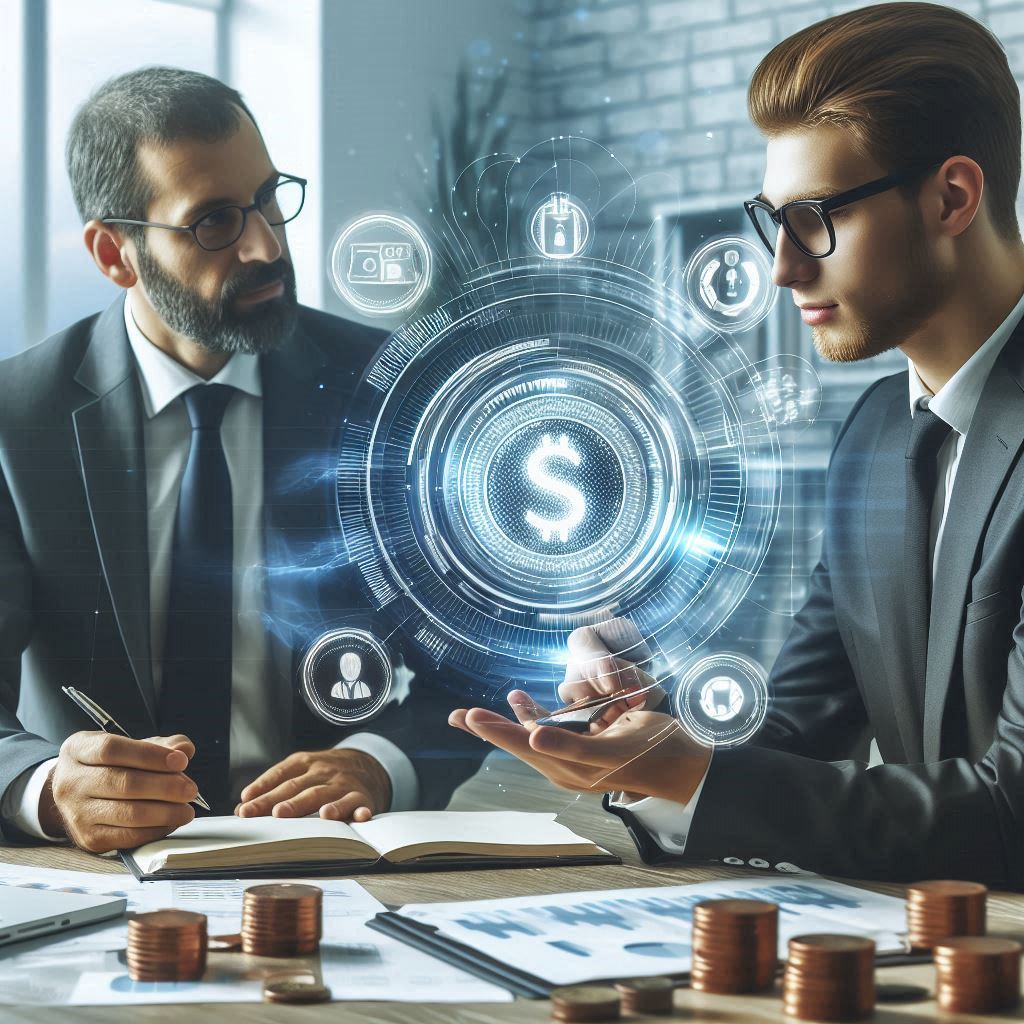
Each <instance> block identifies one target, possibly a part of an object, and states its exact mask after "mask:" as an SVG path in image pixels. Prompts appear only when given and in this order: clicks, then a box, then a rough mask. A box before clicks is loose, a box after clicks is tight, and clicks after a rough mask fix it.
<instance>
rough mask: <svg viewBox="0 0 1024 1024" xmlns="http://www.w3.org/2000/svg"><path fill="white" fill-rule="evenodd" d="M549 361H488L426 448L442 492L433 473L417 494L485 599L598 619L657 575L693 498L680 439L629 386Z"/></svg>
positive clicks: (538, 350) (513, 357) (451, 556)
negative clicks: (585, 612)
mask: <svg viewBox="0 0 1024 1024" xmlns="http://www.w3.org/2000/svg"><path fill="white" fill-rule="evenodd" d="M545 351H546V352H547V353H548V354H549V355H550V354H551V352H552V349H551V348H550V347H546V348H545V347H535V348H534V349H533V350H532V356H531V355H530V354H528V353H524V351H523V350H522V348H521V346H519V345H511V346H507V347H506V348H505V350H504V351H502V350H499V351H498V352H497V353H493V354H492V356H491V357H490V358H489V360H488V362H489V369H490V371H492V373H491V374H489V375H488V376H487V379H486V381H482V382H481V384H482V386H481V387H480V388H479V389H478V392H477V395H476V397H475V399H473V400H471V401H470V403H469V405H468V408H466V410H465V412H464V413H463V414H462V415H461V416H460V417H458V418H457V420H456V421H455V422H454V424H453V425H451V427H450V428H449V425H448V423H447V422H446V421H443V420H439V421H438V422H437V423H436V426H435V429H434V431H433V432H432V436H431V437H430V438H429V439H428V440H427V441H426V446H427V447H429V448H437V449H438V450H439V451H442V452H443V457H442V459H441V460H440V464H441V466H442V467H443V468H442V469H441V471H440V473H439V479H438V483H437V484H436V485H435V482H434V478H433V476H432V475H430V474H428V475H427V477H425V478H424V481H423V485H422V487H414V488H413V494H414V496H415V495H418V496H419V497H420V499H421V500H420V506H421V508H422V509H423V516H424V519H425V521H427V522H428V523H429V530H430V533H431V534H432V535H434V536H437V537H438V538H439V540H438V544H439V546H440V547H442V548H443V549H444V557H445V559H446V561H447V562H448V563H449V564H451V565H453V566H455V567H457V569H458V571H459V573H460V576H461V578H462V579H463V580H464V581H466V582H467V583H468V584H469V585H470V586H472V588H473V589H474V590H476V591H477V592H478V593H480V594H481V595H488V596H487V598H486V599H487V600H496V601H500V602H501V603H502V604H503V605H506V606H517V607H519V608H524V609H525V608H529V609H534V608H538V607H545V608H557V609H559V610H562V611H565V610H569V609H573V608H584V607H590V608H594V607H600V606H601V605H603V604H605V603H607V602H608V601H609V600H612V599H613V598H614V596H615V594H616V592H617V589H616V588H621V587H622V586H623V585H624V580H625V579H626V578H628V577H629V575H630V573H631V572H633V571H636V572H641V573H642V572H646V571H647V569H646V568H645V565H646V564H648V563H649V561H650V559H651V556H652V554H654V555H655V558H654V561H655V562H657V554H658V553H660V552H662V551H663V550H664V536H663V535H664V533H665V531H666V530H671V528H672V524H673V523H674V522H675V512H676V498H677V496H678V494H679V492H680V491H682V492H683V493H685V494H688V493H690V491H691V489H692V487H691V485H690V484H688V483H680V482H679V481H678V476H679V472H680V464H681V463H683V462H685V463H686V465H687V466H689V465H690V463H691V461H692V460H691V459H690V458H689V448H688V447H687V441H686V438H685V437H684V436H683V435H684V431H683V430H682V429H677V430H671V431H666V429H665V424H666V421H667V419H668V417H666V416H665V415H664V414H663V415H661V416H660V417H659V415H658V410H655V409H653V408H648V407H647V405H648V404H649V403H648V401H647V399H646V398H645V397H644V396H643V395H642V394H640V391H641V389H640V388H638V387H636V385H635V382H633V383H631V382H630V381H629V380H627V379H626V375H625V373H622V374H620V373H617V372H611V371H608V370H606V371H605V372H603V373H597V372H595V370H594V367H593V366H592V365H590V364H588V363H586V362H583V361H579V360H577V359H574V358H571V357H568V356H566V355H564V354H561V355H559V356H558V357H557V358H556V359H550V358H547V357H545V356H544V353H545ZM538 356H540V357H542V358H539V360H538V363H537V365H536V367H533V365H532V360H533V358H534V357H538ZM506 362H507V364H508V370H507V372H505V371H504V370H503V369H502V364H503V363H506ZM495 370H497V372H493V371H495ZM471 373H472V369H471V368H470V367H467V369H466V374H465V377H464V379H468V378H469V376H470V375H471ZM446 404H447V405H448V406H449V407H450V408H455V409H461V408H463V407H464V403H462V402H459V401H455V400H451V401H449V402H448V403H446ZM676 426H677V427H682V426H683V424H682V422H681V421H680V423H677V424H676ZM435 438H436V443H435ZM680 448H682V449H683V450H684V451H685V452H686V453H687V455H685V456H680V454H679V449H680ZM438 493H440V494H441V495H443V500H442V502H440V503H439V504H435V503H434V502H433V498H434V496H435V495H436V494H438ZM655 541H658V543H655ZM618 592H621V590H619V591H618Z"/></svg>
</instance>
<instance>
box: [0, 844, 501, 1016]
mask: <svg viewBox="0 0 1024 1024" xmlns="http://www.w3.org/2000/svg"><path fill="white" fill-rule="evenodd" d="M268 881H272V880H270V879H268ZM278 881H284V879H278ZM252 884H255V883H253V882H250V881H244V882H243V881H191V882H190V881H183V882H145V883H141V882H137V881H136V880H135V879H134V878H132V877H131V876H130V875H123V874H117V875H115V874H92V873H90V872H82V871H55V870H51V869H47V868H28V867H20V866H16V865H10V864H0V898H2V891H3V890H2V887H3V886H6V885H31V886H34V887H36V888H52V889H70V890H71V891H74V892H87V893H91V894H109V895H118V896H123V897H125V898H126V899H127V900H128V910H129V912H136V913H140V912H145V911H148V910H156V909H159V908H161V907H178V908H180V909H182V910H195V911H198V912H200V913H203V914H206V915H207V918H208V928H209V933H210V934H211V935H218V934H230V933H234V932H237V931H238V930H239V927H240V924H241V907H242V891H243V890H244V889H245V888H247V887H248V886H249V885H252ZM315 884H317V885H319V886H320V887H321V888H322V889H323V890H324V902H323V913H324V916H323V925H324V928H323V931H324V933H323V939H322V941H321V946H320V969H321V975H322V978H323V982H324V984H325V985H327V986H328V987H329V988H330V989H331V991H332V994H333V997H334V999H335V1000H353V1001H354V1000H391V1001H396V1002H415V1003H462V1002H466V1003H468V1002H473V1003H477V1002H479V1003H498V1002H508V1001H509V1000H510V999H511V996H510V995H509V993H508V992H507V991H506V990H505V989H503V988H499V987H497V986H495V985H492V984H489V983H488V982H485V981H480V980H478V979H477V978H474V977H473V976H472V975H470V974H467V973H465V972H463V971H460V970H458V969H456V968H454V967H449V966H448V965H447V964H439V963H438V962H437V961H436V960H434V959H433V958H431V957H429V956H427V955H426V954H424V953H420V952H419V951H417V950H415V949H410V948H409V947H408V946H405V945H403V944H402V943H400V942H396V941H395V940H393V939H390V938H387V937H386V936H383V935H380V934H378V933H376V932H373V931H371V930H370V929H369V928H367V927H366V921H367V920H369V919H370V918H372V917H373V916H374V915H375V914H377V913H378V912H380V911H382V910H383V909H384V906H383V904H381V903H380V902H379V901H378V900H376V899H375V898H374V897H373V896H372V895H371V894H370V893H369V892H367V891H366V889H364V888H363V887H362V886H361V885H359V884H358V883H357V882H354V881H352V880H350V879H343V880H334V879H318V880H317V881H316V883H315ZM127 934H128V926H127V923H126V921H125V920H124V919H123V918H122V919H121V920H120V921H119V922H116V923H113V924H101V925H96V926H93V927H89V928H82V929H79V930H78V931H76V932H74V933H69V934H67V935H65V936H60V937H58V938H55V939H51V940H48V939H46V938H43V939H35V940H32V941H31V942H24V943H18V944H17V945H14V946H9V947H5V951H4V952H2V953H0V1003H7V1004H14V1003H18V1004H26V1005H60V1006H90V1005H112V1006H114V1005H131V1004H144V1003H215V1002H219V1003H226V1002H230V1003H245V1002H260V1001H261V999H262V976H263V973H264V969H263V968H262V967H261V966H260V965H259V961H257V960H255V959H254V958H250V957H246V956H244V955H243V954H221V955H217V956H212V957H211V960H210V966H209V967H208V969H207V972H206V975H205V977H204V978H203V980H202V981H200V982H166V983H139V982H133V981H132V980H131V979H130V978H129V977H128V971H127V969H126V967H125V958H124V950H125V945H126V943H127ZM297 963H298V962H297ZM254 965H255V966H254Z"/></svg>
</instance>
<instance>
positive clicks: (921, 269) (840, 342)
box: [811, 210, 952, 363]
mask: <svg viewBox="0 0 1024 1024" xmlns="http://www.w3.org/2000/svg"><path fill="white" fill-rule="evenodd" d="M915 214H916V216H914V217H913V218H912V219H911V221H910V223H909V224H908V228H907V232H906V243H905V246H904V251H903V255H902V258H901V259H899V260H894V261H893V263H894V265H897V266H900V265H901V266H903V267H904V268H905V269H904V271H903V273H902V274H901V275H900V278H899V280H898V281H896V282H895V283H894V284H893V285H890V287H889V288H888V289H885V288H883V289H880V290H879V291H878V292H877V293H876V301H875V304H874V306H873V307H872V308H871V310H869V311H866V312H863V313H856V312H854V313H852V314H849V315H850V317H851V321H850V322H849V323H846V324H842V326H838V325H837V326H834V327H830V326H828V325H827V324H825V325H823V326H821V327H812V328H811V336H812V338H813V339H814V347H815V348H816V349H817V350H818V353H819V355H821V356H822V357H823V358H825V359H828V360H829V361H831V362H834V363H853V362H858V361H860V360H862V359H870V358H871V357H872V356H878V355H881V354H882V353H883V352H889V351H891V350H892V349H894V348H898V347H899V346H900V345H902V344H903V343H904V342H905V341H906V340H907V339H908V338H910V337H911V335H913V334H914V333H915V332H916V331H917V330H918V329H919V328H920V327H921V326H922V325H923V324H924V323H926V322H927V321H928V320H929V319H931V317H932V316H934V315H935V313H936V311H937V310H938V309H939V308H940V307H941V306H942V303H943V302H944V301H945V299H946V297H947V296H948V295H949V293H950V282H951V279H952V274H951V273H949V272H943V270H942V268H941V267H940V265H939V263H938V261H937V260H936V259H935V258H934V257H933V256H932V254H931V252H930V250H929V248H928V244H927V239H926V237H925V230H924V221H923V219H922V217H921V214H920V211H918V210H915ZM844 312H845V311H844Z"/></svg>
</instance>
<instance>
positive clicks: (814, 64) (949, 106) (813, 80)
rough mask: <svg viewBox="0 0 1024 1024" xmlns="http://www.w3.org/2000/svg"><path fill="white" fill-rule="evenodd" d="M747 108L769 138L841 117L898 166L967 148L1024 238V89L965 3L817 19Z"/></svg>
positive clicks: (758, 82)
mask: <svg viewBox="0 0 1024 1024" xmlns="http://www.w3.org/2000/svg"><path fill="white" fill-rule="evenodd" d="M748 106H749V109H750V116H751V120H753V122H754V124H755V125H756V126H757V127H758V128H760V129H761V131H762V132H763V133H764V134H766V135H767V136H769V137H771V136H772V135H776V134H778V133H780V132H784V131H787V130H788V129H790V128H813V127H814V126H816V125H819V124H832V125H838V126H839V127H841V128H844V129H845V130H846V131H847V132H849V135H850V138H851V139H852V140H853V141H854V143H855V144H856V145H857V147H858V148H859V149H860V150H861V152H863V153H864V154H865V155H867V156H872V157H874V158H876V159H877V160H878V161H879V162H880V163H881V164H882V165H883V166H884V167H886V169H887V170H888V171H889V172H890V173H895V172H899V171H904V170H907V169H908V168H909V167H910V166H912V165H914V164H917V165H920V166H925V165H927V164H929V163H932V162H934V163H939V162H941V161H944V160H946V159H947V158H948V157H951V156H969V157H971V159H972V160H976V161H977V163H978V165H979V166H980V167H981V169H982V171H984V173H985V200H986V202H987V204H988V209H989V213H990V214H991V217H992V223H993V225H994V226H995V228H996V230H997V231H998V232H999V234H1000V235H1001V236H1002V237H1003V238H1004V239H1006V240H1008V241H1016V240H1017V239H1018V238H1019V237H1020V234H1019V231H1018V227H1017V212H1016V208H1015V206H1014V203H1015V200H1016V197H1017V185H1018V183H1019V181H1020V171H1021V150H1020V145H1021V121H1020V92H1019V90H1018V88H1017V83H1016V81H1014V78H1013V72H1011V70H1010V67H1009V63H1008V62H1007V59H1006V52H1005V51H1004V49H1003V47H1002V46H1001V44H1000V43H999V40H998V39H996V37H995V36H994V35H993V34H992V33H991V32H990V31H989V30H988V29H987V28H985V26H984V25H982V24H981V23H980V22H978V21H975V20H974V18H971V17H970V16H969V15H967V14H964V13H963V12H962V11H957V10H954V9H952V8H950V7H944V6H940V5H938V4H931V3H887V4H879V5H876V6H871V7H862V8H859V9H857V10H854V11H848V12H846V13H844V14H837V15H835V16H834V17H831V18H826V19H825V20H824V21H819V22H817V23H816V24H814V25H810V26H808V27H807V28H805V29H802V30H801V31H799V32H797V33H796V34H795V35H792V36H790V37H789V38H788V39H784V40H783V41H782V42H781V43H779V44H778V46H776V47H775V48H774V49H773V50H772V51H771V52H770V53H769V54H768V55H767V56H766V57H765V58H764V60H762V61H761V63H760V64H759V65H758V66H757V69H756V70H755V71H754V74H753V77H752V78H751V80H750V89H749V93H748Z"/></svg>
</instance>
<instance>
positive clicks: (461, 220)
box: [430, 61, 513, 271]
mask: <svg viewBox="0 0 1024 1024" xmlns="http://www.w3.org/2000/svg"><path fill="white" fill-rule="evenodd" d="M477 85H479V86H482V88H476V87H475V86H477ZM507 88H508V76H507V74H506V72H505V71H504V69H499V70H498V71H497V72H496V73H495V74H494V75H493V77H491V78H490V79H489V80H488V79H482V78H481V77H480V76H479V75H473V74H472V72H471V70H470V68H469V66H468V65H467V63H466V62H465V61H463V63H462V64H461V65H460V66H459V68H458V70H457V71H456V74H455V103H454V106H453V109H452V118H451V123H450V124H448V125H446V124H445V119H444V117H443V116H442V114H441V111H440V109H439V108H438V106H437V104H436V103H434V104H433V107H432V113H431V125H432V129H433V135H434V155H435V157H436V167H437V174H436V177H435V181H434V198H433V199H432V201H431V203H430V205H431V206H435V207H436V209H438V210H439V211H440V213H441V215H442V216H443V217H444V218H445V220H446V221H447V222H448V225H449V228H448V230H445V232H444V237H443V240H442V242H443V246H444V249H445V256H446V257H447V259H448V260H449V261H450V262H451V264H452V267H453V269H456V270H459V271H463V270H465V269H466V260H467V255H468V254H467V253H466V252H465V250H464V244H465V243H464V242H463V244H462V245H460V244H459V242H457V241H456V237H455V236H456V234H457V232H456V230H455V224H456V222H457V224H458V230H461V232H462V233H463V234H464V235H465V236H466V237H467V238H468V239H469V242H470V244H471V245H472V247H473V250H474V251H475V252H476V253H477V254H478V256H483V257H485V258H486V259H487V260H488V261H489V260H492V259H496V258H497V257H498V254H497V253H495V252H494V247H493V245H492V243H491V238H490V235H489V234H488V231H487V228H486V226H485V225H484V224H483V223H481V221H480V218H479V216H478V215H477V209H478V208H479V209H481V210H488V211H493V210H496V209H497V206H496V204H497V203H499V202H500V203H502V204H503V203H504V197H503V196H501V195H500V194H499V193H500V191H501V190H500V183H501V181H502V179H503V176H502V175H490V176H488V177H487V179H486V180H485V181H484V182H483V183H481V180H480V179H481V175H482V174H483V172H484V170H485V169H486V167H487V166H488V161H487V160H486V159H481V158H486V157H489V156H490V155H491V154H493V153H504V152H505V148H506V146H507V144H508V139H509V136H510V135H511V132H512V127H513V119H512V118H511V117H510V116H508V115H506V114H501V113H499V110H500V107H501V103H502V100H503V99H504V97H505V92H506V90H507ZM453 190H454V191H453ZM510 212H511V211H510Z"/></svg>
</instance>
